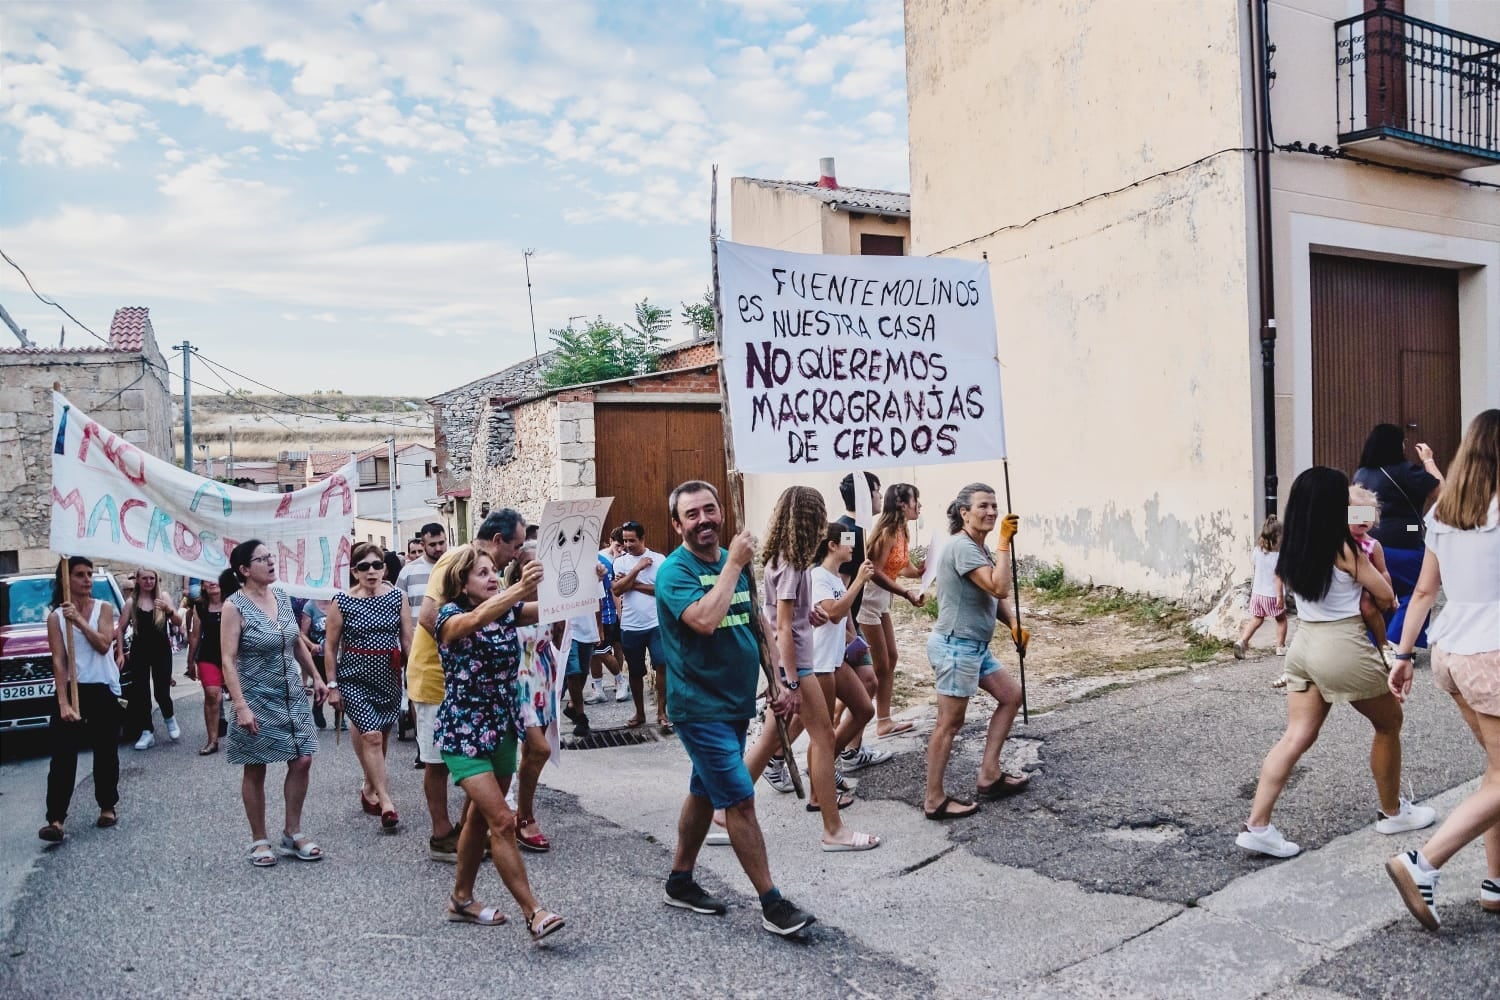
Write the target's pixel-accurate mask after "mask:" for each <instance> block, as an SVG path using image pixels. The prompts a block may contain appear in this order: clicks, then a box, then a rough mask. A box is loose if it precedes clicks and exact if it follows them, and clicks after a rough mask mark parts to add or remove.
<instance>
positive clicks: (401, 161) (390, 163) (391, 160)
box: [385, 156, 415, 176]
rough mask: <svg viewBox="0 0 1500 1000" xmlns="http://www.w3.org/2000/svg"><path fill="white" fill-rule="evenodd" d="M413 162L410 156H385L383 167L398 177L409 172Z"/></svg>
mask: <svg viewBox="0 0 1500 1000" xmlns="http://www.w3.org/2000/svg"><path fill="white" fill-rule="evenodd" d="M414 162H415V161H414V160H412V158H411V157H410V156H387V157H386V158H385V165H386V166H387V167H390V168H391V173H393V174H396V175H398V176H399V175H400V174H404V173H406V172H407V171H408V170H410V169H411V165H412V163H414Z"/></svg>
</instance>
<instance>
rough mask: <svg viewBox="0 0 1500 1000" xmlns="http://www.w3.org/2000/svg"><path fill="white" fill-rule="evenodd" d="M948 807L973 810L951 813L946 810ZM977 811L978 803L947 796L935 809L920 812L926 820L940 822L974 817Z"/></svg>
mask: <svg viewBox="0 0 1500 1000" xmlns="http://www.w3.org/2000/svg"><path fill="white" fill-rule="evenodd" d="M949 806H974V808H973V809H970V810H968V811H967V812H953V811H952V810H950V809H949V808H948V807H949ZM978 811H979V806H978V803H974V802H969V801H968V800H966V799H956V798H954V797H953V796H951V795H948V796H945V797H944V798H943V801H942V803H941V804H939V805H938V807H937V808H936V809H933V810H932V811H930V812H929V811H927V810H925V809H924V810H923V811H922V815H924V816H926V817H927V818H928V819H932V820H938V821H942V820H948V819H963V818H964V817H966V816H972V815H974V814H975V813H977V812H978Z"/></svg>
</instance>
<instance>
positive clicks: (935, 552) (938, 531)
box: [917, 526, 949, 594]
mask: <svg viewBox="0 0 1500 1000" xmlns="http://www.w3.org/2000/svg"><path fill="white" fill-rule="evenodd" d="M948 538H949V535H948V531H947V527H946V526H944V527H941V528H933V529H932V537H931V538H929V539H927V551H926V552H924V553H922V560H923V562H924V563H925V565H924V566H923V567H922V585H921V587H919V588H918V590H917V593H919V594H926V593H927V590H928V588H929V587H931V586H932V584H933V582H934V581H935V580H937V568H938V557H939V556H941V555H942V554H943V546H945V545H947V544H948Z"/></svg>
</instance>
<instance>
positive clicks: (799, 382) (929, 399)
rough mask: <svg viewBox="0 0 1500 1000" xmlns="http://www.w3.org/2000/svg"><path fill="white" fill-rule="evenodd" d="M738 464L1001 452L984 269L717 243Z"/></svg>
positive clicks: (809, 464)
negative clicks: (792, 251)
mask: <svg viewBox="0 0 1500 1000" xmlns="http://www.w3.org/2000/svg"><path fill="white" fill-rule="evenodd" d="M719 284H720V289H721V297H722V305H723V311H724V329H723V352H724V360H723V364H724V376H725V382H726V384H727V385H728V387H729V399H728V400H727V401H726V402H727V404H728V406H729V410H730V415H731V417H732V423H733V427H734V457H735V464H736V465H738V466H739V469H740V471H741V472H802V471H806V470H821V471H836V470H841V469H848V468H854V467H856V466H858V467H872V466H882V465H884V466H892V465H936V464H940V463H947V462H974V461H981V460H985V459H999V458H1004V457H1005V419H1004V416H1003V415H1002V412H1001V402H1000V362H999V358H998V348H997V345H996V339H995V309H994V303H993V301H992V299H991V294H990V276H989V266H988V264H986V263H985V262H983V261H969V260H949V259H944V258H936V257H873V256H872V257H859V256H831V255H820V254H801V253H789V252H786V251H781V250H768V249H765V248H763V247H752V246H745V245H742V244H738V243H729V242H727V241H721V242H720V243H719Z"/></svg>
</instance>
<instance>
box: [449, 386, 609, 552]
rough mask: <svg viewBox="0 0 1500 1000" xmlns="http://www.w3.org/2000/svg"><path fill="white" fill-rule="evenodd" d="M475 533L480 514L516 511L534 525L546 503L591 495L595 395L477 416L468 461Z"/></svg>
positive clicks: (565, 395) (573, 394)
mask: <svg viewBox="0 0 1500 1000" xmlns="http://www.w3.org/2000/svg"><path fill="white" fill-rule="evenodd" d="M469 488H470V490H471V493H470V499H469V506H470V508H471V510H472V511H473V514H472V517H473V519H474V527H476V528H477V527H478V523H479V521H481V520H483V517H484V515H483V513H482V511H483V510H484V508H485V505H486V504H488V505H489V506H490V507H491V508H496V507H514V508H516V509H517V510H519V511H520V512H521V513H522V514H525V515H526V520H527V521H529V522H533V523H534V522H536V521H538V520H539V519H540V518H541V516H542V506H543V505H544V504H546V502H547V501H549V500H572V499H578V498H582V497H592V496H593V495H594V394H593V392H591V391H588V390H570V391H566V392H559V393H556V394H554V395H551V396H543V397H542V398H540V399H532V400H528V401H526V402H523V403H517V404H513V405H512V404H509V403H505V402H502V401H500V400H491V401H490V402H489V403H487V404H486V405H485V407H484V409H483V410H482V411H481V412H480V415H479V420H478V422H477V425H476V430H475V436H474V450H473V454H472V456H471V461H470V471H469Z"/></svg>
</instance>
